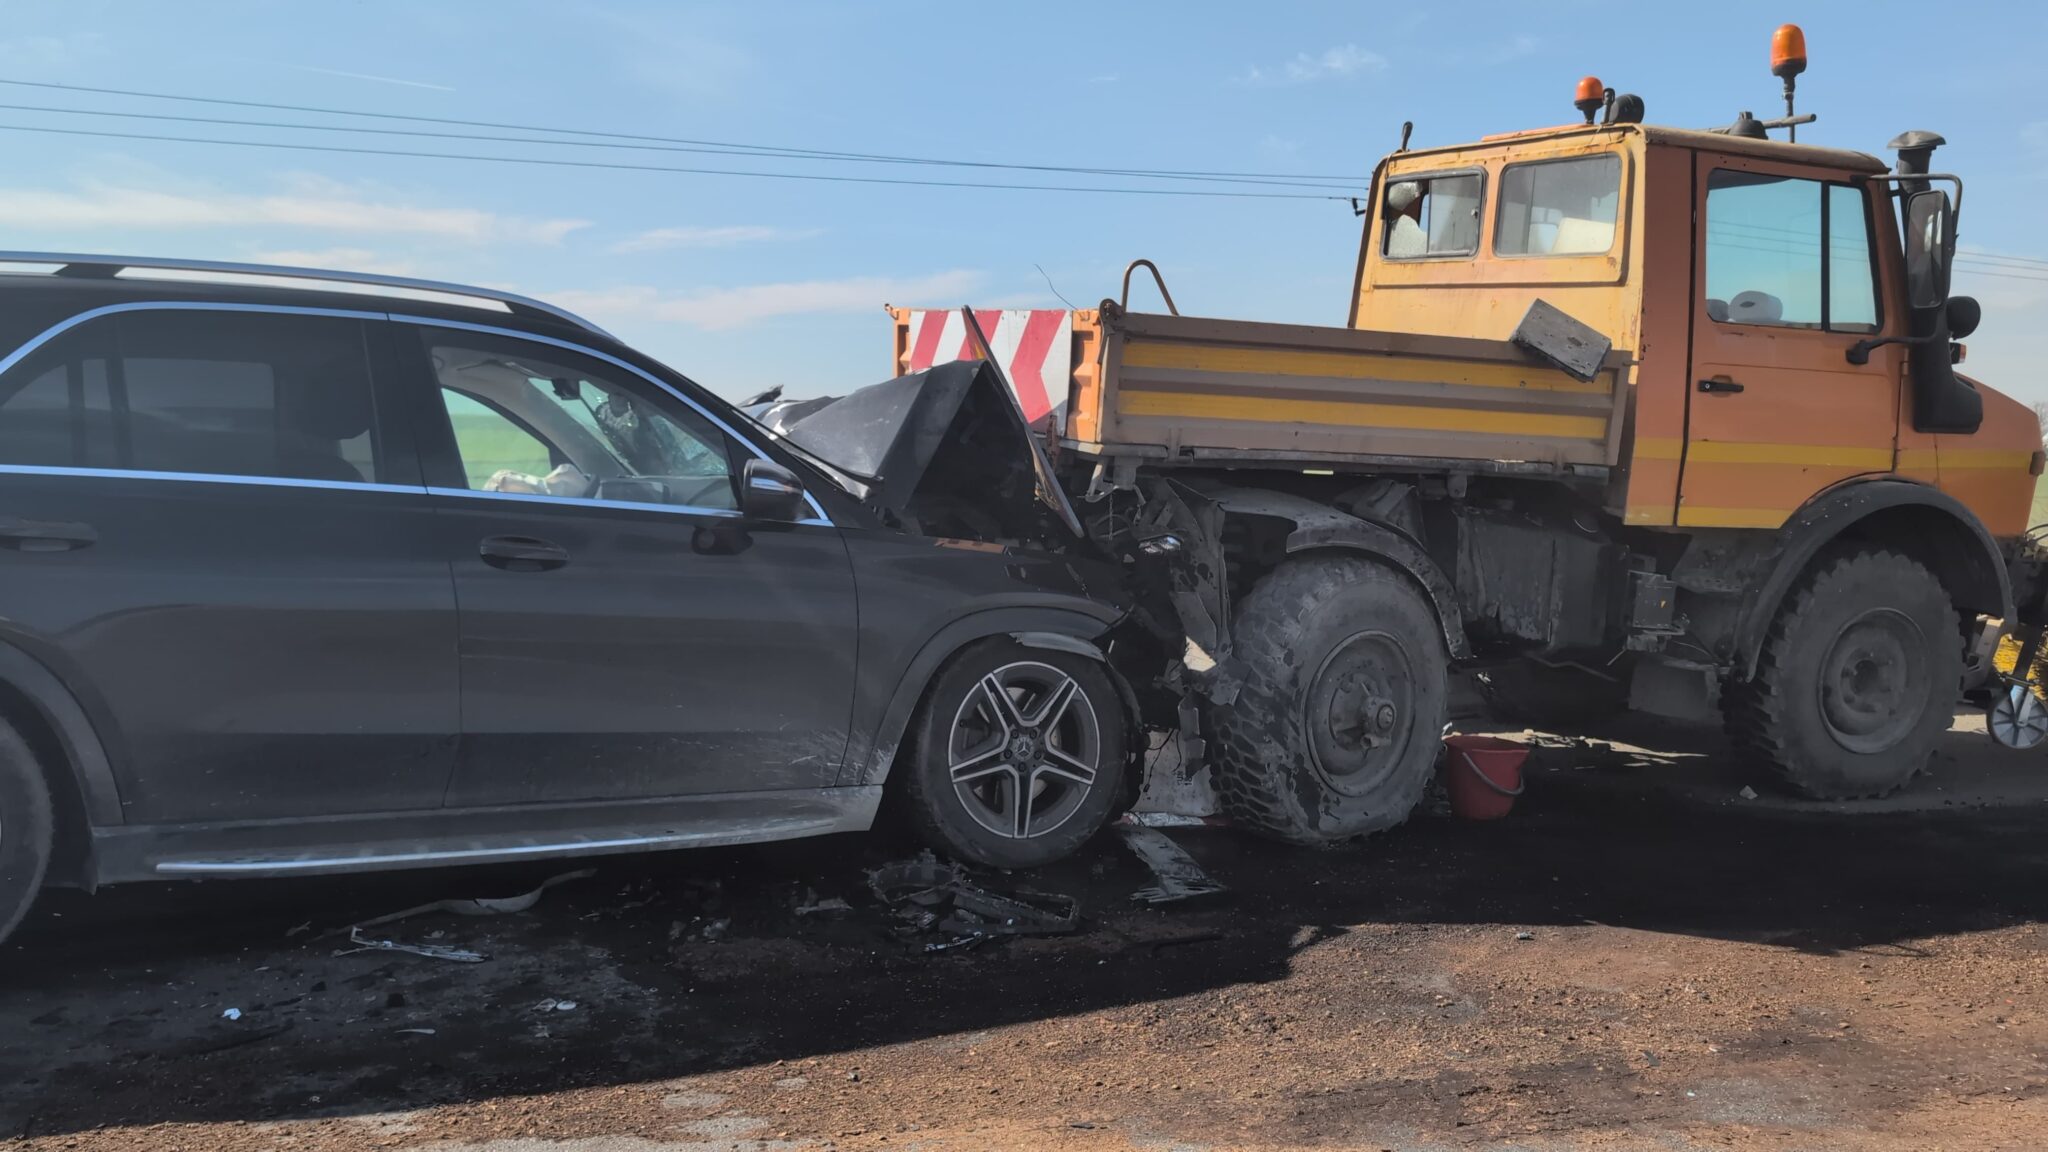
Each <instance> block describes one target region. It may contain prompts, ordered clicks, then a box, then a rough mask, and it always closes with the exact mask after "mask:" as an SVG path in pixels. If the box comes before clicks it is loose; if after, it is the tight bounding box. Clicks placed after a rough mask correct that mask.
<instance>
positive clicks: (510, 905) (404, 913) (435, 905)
mask: <svg viewBox="0 0 2048 1152" xmlns="http://www.w3.org/2000/svg"><path fill="white" fill-rule="evenodd" d="M595 875H597V869H595V868H578V869H576V870H575V871H574V872H564V873H562V874H561V875H559V876H550V877H548V878H547V879H545V880H543V881H541V882H540V886H539V887H537V888H534V889H533V890H532V891H530V892H521V893H520V894H519V895H517V896H501V897H470V898H458V899H449V900H433V901H429V902H428V903H425V904H415V905H414V906H412V907H411V908H404V909H400V910H399V911H397V912H391V913H387V914H385V915H383V916H373V917H371V918H370V919H368V920H358V921H356V922H355V923H354V924H351V925H349V926H348V931H350V932H354V931H355V930H356V929H359V928H381V927H383V926H384V925H386V924H395V923H397V922H398V921H400V920H410V919H412V918H413V917H414V916H424V915H426V914H428V913H429V912H449V913H453V914H454V915H457V916H506V915H510V914H512V913H515V912H525V911H528V910H530V909H531V908H532V907H533V906H534V905H536V904H538V903H540V898H541V897H542V896H543V895H545V894H546V892H547V890H548V889H550V888H553V887H555V886H556V885H558V884H567V883H568V882H569V881H571V880H588V879H589V878H591V877H592V876H595ZM297 931H298V929H294V930H293V932H297ZM341 931H342V930H341V929H338V928H337V929H335V930H334V932H331V933H329V935H338V934H340V932H341ZM292 934H293V933H292V932H288V933H286V935H292Z"/></svg>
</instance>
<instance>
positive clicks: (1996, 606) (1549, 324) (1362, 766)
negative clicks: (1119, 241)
mask: <svg viewBox="0 0 2048 1152" xmlns="http://www.w3.org/2000/svg"><path fill="white" fill-rule="evenodd" d="M1788 27H1789V26H1788ZM1797 40H1798V37H1797V36H1796V35H1793V36H1788V35H1786V33H1785V32H1781V34H1780V36H1779V39H1778V48H1779V52H1778V56H1777V59H1776V60H1774V65H1775V69H1774V70H1776V71H1777V72H1778V74H1779V75H1781V76H1785V77H1787V80H1788V84H1787V90H1788V93H1789V91H1790V82H1789V81H1790V76H1791V75H1796V73H1797V72H1798V70H1799V68H1800V67H1803V63H1804V61H1803V55H1804V50H1803V47H1802V46H1800V45H1799V44H1798V43H1797ZM1793 49H1796V50H1797V51H1796V53H1795V52H1794V51H1792V50H1793ZM1580 97H1581V98H1580V101H1579V102H1578V107H1579V108H1580V110H1581V111H1582V112H1583V113H1584V114H1585V122H1584V123H1571V124H1566V125H1562V126H1559V127H1553V128H1542V129H1536V130H1531V131H1522V132H1513V133H1507V134H1503V135H1499V136H1493V137H1488V138H1486V139H1483V140H1481V141H1479V142H1477V143H1472V144H1461V145H1455V146H1450V147H1438V148H1416V149H1409V148H1407V147H1405V133H1404V147H1403V149H1402V150H1401V151H1398V152H1396V153H1394V154H1393V155H1391V156H1388V157H1387V158H1386V159H1384V160H1383V161H1381V162H1380V164H1379V165H1378V167H1377V169H1376V170H1375V172H1374V177H1373V185H1372V195H1371V199H1370V202H1369V204H1368V205H1367V206H1366V207H1367V211H1366V213H1365V217H1364V237H1363V242H1362V244H1361V246H1360V249H1359V256H1358V263H1357V273H1356V279H1355V287H1354V290H1353V293H1352V301H1351V309H1350V322H1349V324H1348V325H1347V326H1345V327H1343V328H1327V327H1310V326H1297V325H1287V324H1265V323H1248V322H1242V321H1233V320H1218V319H1202V318H1196V317H1191V316H1183V315H1180V314H1179V313H1178V311H1177V310H1175V309H1174V308H1173V302H1172V300H1171V298H1170V296H1167V297H1166V299H1165V303H1166V305H1167V309H1168V310H1167V312H1166V313H1164V314H1160V313H1140V312H1134V311H1130V310H1129V309H1128V308H1127V307H1126V305H1125V303H1124V302H1120V301H1108V300H1106V301H1104V302H1103V304H1102V306H1101V307H1100V308H1099V309H1094V310H1087V311H1079V312H1074V313H1071V314H1067V313H1053V314H1050V315H1051V316H1053V317H1056V319H1055V320H1033V319H1032V318H1031V317H1032V316H1034V315H1038V316H1043V315H1047V314H1027V313H1009V314H995V313H982V314H978V316H977V319H978V320H980V321H981V323H980V324H979V327H981V328H983V329H988V328H991V327H992V328H994V329H995V337H996V338H995V339H994V340H993V341H992V343H993V344H994V345H995V347H994V348H993V349H992V350H993V351H994V353H995V355H994V356H993V358H994V359H996V360H997V361H999V362H1003V363H1005V364H1006V366H1007V367H1009V368H1010V375H1011V377H1012V383H1013V385H1014V386H1015V387H1016V389H1017V393H1018V396H1019V398H1020V400H1021V401H1022V402H1023V407H1024V409H1025V415H1026V416H1027V417H1033V418H1038V419H1039V420H1040V425H1039V426H1040V427H1042V428H1043V429H1045V431H1046V434H1047V435H1046V439H1047V442H1048V446H1049V449H1050V452H1051V455H1052V460H1053V467H1054V469H1055V471H1056V472H1057V474H1058V475H1059V476H1060V477H1061V478H1062V485H1063V487H1065V489H1066V490H1067V492H1068V494H1069V495H1070V497H1071V499H1072V502H1073V505H1074V507H1075V509H1076V510H1077V512H1078V513H1079V517H1080V519H1081V521H1082V522H1083V523H1084V524H1085V525H1086V526H1087V529H1088V531H1089V533H1090V535H1091V536H1092V537H1093V538H1094V539H1095V540H1096V541H1097V542H1098V543H1100V544H1101V545H1102V546H1103V547H1104V548H1106V549H1108V550H1109V551H1111V552H1112V553H1114V554H1115V555H1117V556H1119V557H1122V558H1123V559H1124V560H1125V561H1126V562H1127V563H1128V564H1129V565H1130V566H1131V570H1132V571H1133V573H1134V580H1135V581H1136V582H1137V583H1138V584H1139V585H1140V586H1141V587H1144V588H1148V589H1150V590H1152V592H1153V593H1154V595H1155V601H1156V603H1157V604H1159V605H1160V607H1159V610H1158V612H1157V616H1158V617H1160V618H1161V619H1164V620H1166V621H1168V622H1169V627H1168V631H1170V632H1172V633H1173V634H1174V635H1175V636H1176V637H1177V638H1178V639H1179V641H1181V642H1182V643H1181V644H1180V647H1179V648H1178V649H1177V650H1171V649H1173V645H1169V649H1170V650H1171V651H1170V655H1171V656H1172V657H1173V659H1172V660H1171V661H1170V666H1169V668H1168V672H1167V675H1166V677H1165V679H1164V684H1165V685H1166V686H1167V687H1169V688H1171V689H1172V690H1174V691H1177V692H1180V693H1183V694H1184V700H1185V702H1186V706H1184V707H1182V708H1181V709H1179V714H1180V715H1181V716H1183V717H1186V718H1188V728H1189V731H1190V734H1192V735H1193V736H1195V737H1197V739H1198V743H1199V744H1200V745H1201V746H1203V747H1205V748H1206V753H1207V760H1208V764H1209V766H1210V767H1211V768H1212V769H1213V773H1214V780H1215V786H1216V790H1217V792H1218V794H1219V796H1220V798H1221V802H1222V805H1223V806H1224V808H1225V809H1227V810H1228V811H1229V812H1230V813H1231V814H1232V815H1233V816H1235V817H1236V818H1237V819H1238V820H1240V821H1241V822H1245V823H1249V824H1251V825H1253V826H1255V827H1259V828H1263V829H1265V830H1266V831H1269V832H1271V833H1273V834H1275V835H1278V836H1281V837H1284V838H1287V839H1292V840H1297V841H1303V842H1318V841H1328V840H1332V839H1336V838H1341V837H1346V836H1351V835H1356V834H1359V833H1363V832H1369V831H1373V830H1375V829H1378V828H1383V827H1386V826H1388V825H1390V824H1393V823H1396V822H1398V821H1399V820H1401V819H1402V818H1404V817H1405V816H1406V815H1407V813H1408V811H1409V809H1410V808H1411V807H1412V806H1413V805H1414V804H1415V803H1416V801H1417V799H1418V798H1419V796H1420V795H1421V793H1422V790H1423V788H1424V787H1425V785H1426V783H1427V781H1428V778H1429V775H1430V772H1431V770H1432V766H1433V763H1434V761H1435V760H1436V757H1437V748H1438V741H1439V736H1440V734H1441V732H1442V731H1443V729H1444V725H1445V721H1446V698H1447V688H1446V683H1447V677H1448V675H1449V674H1450V673H1451V672H1452V671H1453V670H1454V669H1459V668H1469V669H1474V670H1477V671H1479V672H1480V673H1481V676H1482V678H1483V679H1484V680H1485V681H1486V682H1487V683H1488V684H1489V686H1490V691H1491V692H1492V694H1493V696H1494V698H1495V700H1496V702H1497V703H1498V704H1500V705H1501V706H1502V707H1504V708H1506V709H1509V710H1512V711H1515V712H1520V713H1524V714H1526V715H1528V716H1530V717H1531V718H1535V719H1545V718H1552V719H1554V718H1556V717H1558V716H1559V715H1560V714H1563V713H1574V714H1584V713H1587V712H1590V711H1594V710H1596V709H1599V708H1603V707H1620V706H1624V705H1629V706H1633V707H1636V708H1639V709H1645V710H1649V711H1652V712H1657V713H1661V714H1667V715H1673V716H1681V717H1704V716H1709V715H1712V714H1713V713H1715V712H1716V711H1718V713H1719V714H1720V715H1721V716H1722V717H1724V718H1725V721H1726V724H1727V727H1728V730H1729V731H1730V732H1731V733H1732V735H1733V737H1734V738H1735V740H1736V741H1737V742H1738V743H1739V744H1740V746H1741V747H1742V748H1743V749H1745V750H1746V751H1747V752H1748V753H1749V754H1750V755H1751V756H1752V757H1754V758H1755V759H1756V760H1757V761H1760V762H1762V763H1766V764H1769V765H1770V766H1772V767H1773V768H1775V769H1776V771H1777V772H1778V773H1779V775H1781V776H1782V778H1783V779H1784V781H1785V782H1786V783H1787V784H1788V785H1789V786H1790V787H1792V788H1793V789H1796V790H1798V791H1800V792H1803V793H1805V794H1807V795H1811V796H1816V797H1858V796H1869V795H1875V794H1879V793H1884V792H1888V791H1890V790H1892V789H1895V788H1898V787H1900V786H1901V785H1903V784H1904V783H1906V782H1907V781H1908V780H1909V779H1910V778H1911V777H1912V776H1913V775H1914V774H1915V773H1916V772H1917V771H1919V770H1920V769H1921V768H1922V767H1923V766H1924V765H1925V764H1926V762H1927V761H1928V759H1929V757H1930V755H1931V753H1932V750H1933V747H1934V743H1935V741H1936V740H1937V738H1938V737H1939V736H1940V734H1941V733H1942V732H1943V731H1945V730H1946V729H1947V728H1948V727H1949V725H1950V723H1951V720H1952V718H1953V716H1954V710H1955V702H1956V700H1957V699H1958V696H1959V693H1961V692H1962V691H1964V690H1966V689H1968V688H1971V687H1972V686H1979V685H1984V684H1986V683H1987V682H1989V681H1990V679H1991V678H1992V677H1993V676H1994V675H1995V673H1994V672H1993V670H1992V668H1991V662H1990V653H1991V651H1992V649H1993V648H1994V646H1995V644H1996V642H1997V640H1998V638H1999V636H2000V634H2001V633H2002V632H2003V631H2004V628H2005V623H2006V622H2007V621H2010V620H2011V619H2012V618H2013V616H2014V601H2015V591H2014V577H2015V574H2016V573H2017V574H2021V575H2024V573H2025V572H2026V571H2028V570H2029V568H2028V566H2027V565H2025V564H2020V563H2017V561H2018V559H2019V558H2018V556H2017V553H2018V552H2019V550H2020V541H2021V539H2022V537H2023V535H2024V533H2025V530H2026V528H2027V514H2028V510H2029V505H2030V500H2031V497H2032V494H2033V491H2034V486H2035V479H2036V477H2037V476H2039V475H2040V473H2041V471H2042V450H2041V448H2042V445H2041V435H2040V432H2039V429H2038V425H2037V423H2036V421H2035V418H2034V415H2033V413H2032V412H2031V411H2029V410H2028V409H2027V408H2026V407H2024V406H2023V405H2021V404H2019V403H2017V402H2015V401H2014V400H2012V399H2009V398H2008V397H2006V396H2004V395H2001V394H1999V393H1997V392H1995V391H1993V390H1991V389H1990V388H1988V387H1986V386H1984V385H1983V384H1980V383H1978V382H1976V381H1973V380H1971V379H1969V378H1967V377H1965V376H1963V375H1961V374H1959V373H1958V372H1957V371H1956V368H1955V365H1957V364H1959V363H1961V361H1962V359H1963V346H1962V345H1961V344H1959V343H1957V342H1956V341H1957V340H1958V339H1959V338H1961V337H1963V336H1966V335H1968V333H1969V331H1970V329H1972V328H1974V327H1975V325H1976V323H1977V319H1978V309H1977V307H1976V304H1975V302H1974V301H1972V300H1970V299H1968V298H1966V297H1951V296H1950V295H1949V291H1948V280H1949V275H1948V271H1949V264H1950V261H1951V259H1952V258H1953V255H1954V252H1955V231H1956V219H1957V213H1958V210H1959V208H1960V203H1961V195H1962V185H1961V181H1960V180H1958V179H1957V178H1955V177H1953V176H1948V175H1944V174H1941V173H1937V172H1933V171H1931V163H1930V159H1931V157H1932V155H1933V153H1934V150H1935V148H1936V147H1937V146H1938V145H1940V144H1941V143H1942V142H1943V141H1942V140H1941V138H1940V137H1938V136H1935V135H1933V134H1932V133H1926V132H1908V133H1905V134H1903V135H1901V136H1899V137H1898V138H1897V139H1896V140H1894V141H1893V142H1892V144H1891V147H1892V148H1894V149H1896V150H1897V153H1898V157H1897V163H1896V166H1888V165H1887V164H1885V163H1884V162H1883V161H1880V160H1879V159H1877V158H1876V157H1874V156H1871V155H1867V154H1865V153H1862V152H1854V151H1844V150H1841V149H1836V148H1829V147H1817V146H1814V145H1811V144H1802V143H1795V142H1792V141H1790V140H1785V139H1776V138H1772V137H1771V136H1770V133H1771V132H1772V131H1779V132H1784V131H1785V130H1787V129H1790V128H1791V127H1792V126H1793V125H1795V124H1798V123H1804V122H1806V121H1808V120H1811V119H1812V117H1799V118H1796V119H1795V118H1793V117H1790V116H1789V115H1788V117H1787V118H1786V119H1784V120H1778V121H1772V122H1768V123H1760V122H1758V121H1757V120H1755V119H1754V118H1752V117H1750V115H1749V114H1748V113H1743V114H1742V116H1741V118H1739V119H1738V120H1737V121H1736V123H1734V124H1733V125H1731V126H1729V127H1727V128H1722V129H1716V130H1707V131H1702V130H1692V129H1683V128H1666V127H1657V126H1653V125H1649V124H1645V123H1642V122H1641V108H1642V104H1641V101H1639V100H1637V99H1635V98H1634V97H1630V96H1621V97H1619V98H1617V97H1615V96H1614V95H1613V94H1612V92H1611V91H1610V90H1604V89H1603V88H1602V87H1601V86H1600V85H1599V83H1598V82H1597V81H1594V80H1591V79H1590V78H1589V79H1588V81H1587V82H1586V83H1585V84H1583V85H1582V86H1581V92H1580ZM1788 104H1789V95H1788ZM1788 111H1789V109H1788ZM1596 114H1599V115H1598V120H1597V122H1596ZM1154 274H1155V276H1156V271H1155V273H1154ZM1159 290H1160V293H1161V295H1162V296H1165V295H1166V294H1165V284H1164V283H1163V282H1162V283H1160V285H1159ZM1128 293H1129V275H1128V273H1127V275H1126V278H1125V294H1126V297H1128ZM895 314H896V319H897V325H896V328H897V336H896V356H897V362H896V369H897V371H898V372H899V373H907V372H912V371H916V370H918V369H920V368H922V367H926V366H928V365H929V364H930V363H931V362H932V361H933V360H935V359H936V360H945V359H951V358H953V357H954V356H955V355H956V354H958V351H959V350H958V349H956V348H954V347H952V346H951V341H950V340H949V338H948V334H947V333H946V332H945V331H943V330H942V331H939V332H937V333H936V334H934V333H932V332H928V331H926V327H927V326H928V325H932V324H939V325H942V326H943V325H946V324H954V325H956V326H958V327H960V328H964V326H965V315H964V314H962V313H948V312H924V311H920V310H916V309H896V310H895ZM1013 317H1015V318H1016V319H1015V322H1014V323H1012V318H1013ZM1033 323H1036V324H1037V325H1038V326H1039V328H1040V329H1041V330H1040V331H1039V332H1038V333H1037V334H1036V335H1035V336H1034V335H1031V334H1030V333H1029V332H1028V331H1027V330H1028V329H1029V328H1030V327H1031V325H1032V324H1033ZM1046 329H1051V330H1052V332H1051V335H1050V336H1049V337H1048V336H1047V334H1046V331H1045V330H1046ZM956 330H957V329H956ZM921 357H922V359H923V361H924V362H923V363H919V362H918V361H919V359H920V358H921ZM1034 357H1036V359H1034ZM1034 409H1035V410H1034ZM2020 583H2021V588H2020V594H2021V597H2022V600H2023V605H2026V606H2037V603H2038V595H2039V594H2038V590H2037V589H2036V588H2035V587H2034V584H2035V582H2034V581H2032V580H2031V579H2022V580H2021V582H2020ZM2020 696H2024V697H2025V699H2024V701H2021V700H2019V697H2020ZM2003 699H2005V700H2006V702H2007V704H2008V705H2009V706H2012V707H2019V708H2022V709H2033V708H2035V705H2034V703H2033V697H2032V696H2031V695H2030V694H2026V693H2024V692H2020V693H2016V694H2013V695H2010V696H2007V697H2003ZM2006 719H2007V721H2008V724H2007V728H2008V729H2009V728H2010V727H2011V723H2010V722H2011V721H2012V720H2013V719H2014V718H2013V717H2011V716H2008V717H2006ZM2037 726H2039V727H2048V725H2037Z"/></svg>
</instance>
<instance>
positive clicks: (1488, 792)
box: [1444, 736, 1529, 820]
mask: <svg viewBox="0 0 2048 1152" xmlns="http://www.w3.org/2000/svg"><path fill="white" fill-rule="evenodd" d="M1528 758H1529V746H1528V745H1526V744H1517V743H1515V742H1514V741H1512V740H1500V739H1496V738H1494V737H1492V736H1446V737H1444V786H1445V787H1447V788H1448V789H1450V793H1451V811H1452V812H1455V813H1457V814H1458V816H1459V817H1461V818H1463V819H1466V820H1498V819H1500V818H1501V817H1503V816H1505V815H1507V814H1508V813H1509V812H1510V811H1512V810H1513V809H1514V806H1515V797H1517V796H1520V795H1521V794H1522V761H1524V760H1527V759H1528Z"/></svg>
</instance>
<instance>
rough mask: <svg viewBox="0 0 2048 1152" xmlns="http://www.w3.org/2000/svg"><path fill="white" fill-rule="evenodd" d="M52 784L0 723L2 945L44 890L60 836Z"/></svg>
mask: <svg viewBox="0 0 2048 1152" xmlns="http://www.w3.org/2000/svg"><path fill="white" fill-rule="evenodd" d="M54 820H55V816H54V815H53V814H52V811H51V807H50V788H49V784H48V783H47V782H46V781H45V780H44V779H43V770H42V768H41V766H40V765H38V764H37V763H36V757H35V753H33V752H31V751H29V747H28V743H27V741H24V740H23V739H22V738H21V734H20V733H18V732H16V731H15V730H14V729H13V728H12V727H11V726H9V725H7V724H5V723H0V941H4V940H6V939H7V936H8V934H9V933H11V932H13V931H14V929H15V926H16V925H18V924H20V923H21V918H22V916H24V915H26V914H27V912H28V909H29V905H30V904H33V903H35V898H36V893H37V892H39V891H41V890H42V887H43V874H44V872H45V871H46V870H47V869H48V868H49V866H50V846H51V844H52V842H53V840H54V837H55V834H56V826H55V823H54Z"/></svg>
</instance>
